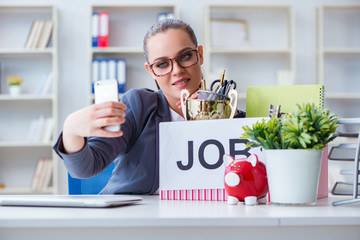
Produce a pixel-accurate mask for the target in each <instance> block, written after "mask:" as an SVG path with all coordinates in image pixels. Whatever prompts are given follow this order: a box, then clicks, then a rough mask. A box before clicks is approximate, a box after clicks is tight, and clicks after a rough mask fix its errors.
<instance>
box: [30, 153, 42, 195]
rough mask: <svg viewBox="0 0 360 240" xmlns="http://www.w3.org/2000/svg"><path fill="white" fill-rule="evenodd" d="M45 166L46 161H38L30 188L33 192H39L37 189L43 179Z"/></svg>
mask: <svg viewBox="0 0 360 240" xmlns="http://www.w3.org/2000/svg"><path fill="white" fill-rule="evenodd" d="M44 164H45V160H44V159H43V158H41V159H39V160H38V162H37V164H36V168H35V172H34V176H33V179H32V182H31V186H30V189H31V191H37V189H38V186H39V182H40V178H41V173H42V171H43V168H44Z"/></svg>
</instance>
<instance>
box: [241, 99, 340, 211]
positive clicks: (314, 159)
mask: <svg viewBox="0 0 360 240" xmlns="http://www.w3.org/2000/svg"><path fill="white" fill-rule="evenodd" d="M337 120H338V119H337V117H336V116H335V115H331V114H330V111H329V110H326V109H322V108H318V107H316V106H315V104H314V103H304V104H302V105H299V104H298V105H297V106H296V110H295V113H293V114H287V115H285V116H284V117H283V118H271V119H270V120H265V119H263V120H262V121H260V122H257V123H255V124H253V125H252V127H249V126H244V127H243V130H244V133H243V135H242V136H241V138H243V139H248V140H249V143H248V146H250V147H259V146H260V147H261V148H262V149H264V154H265V159H266V168H267V176H268V183H269V194H270V201H271V202H272V203H281V204H313V203H316V199H317V190H318V182H319V175H320V164H321V153H322V149H323V148H324V147H325V146H326V145H327V144H328V143H329V142H331V141H332V140H334V139H335V138H336V135H335V134H334V133H335V130H336V128H337V127H338V124H337Z"/></svg>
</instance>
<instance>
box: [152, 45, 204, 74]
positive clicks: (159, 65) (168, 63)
mask: <svg viewBox="0 0 360 240" xmlns="http://www.w3.org/2000/svg"><path fill="white" fill-rule="evenodd" d="M174 60H175V61H176V62H177V63H178V64H179V65H180V66H181V67H182V68H188V67H191V66H194V65H195V64H197V63H198V61H199V56H198V50H197V49H192V50H189V51H186V52H184V53H181V54H180V55H178V56H176V57H174V58H168V59H161V60H159V61H156V62H154V63H152V64H150V66H149V67H150V68H151V70H152V71H153V73H154V74H155V76H157V77H161V76H164V75H166V74H169V73H170V72H171V71H172V70H173V66H174Z"/></svg>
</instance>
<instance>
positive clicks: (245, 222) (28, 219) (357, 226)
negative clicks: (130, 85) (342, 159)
mask: <svg viewBox="0 0 360 240" xmlns="http://www.w3.org/2000/svg"><path fill="white" fill-rule="evenodd" d="M142 197H143V198H144V201H143V202H142V203H141V204H137V205H132V206H124V207H118V208H109V209H83V208H39V207H0V239H1V240H6V239H12V240H13V239H36V240H40V239H51V240H57V239H59V240H60V239H61V240H64V239H80V240H89V239H96V240H110V239H171V240H172V239H206V240H208V239H225V240H230V239H247V240H249V239H267V240H268V239H277V240H280V239H291V240H295V239H306V240H310V239H328V240H329V239H340V240H345V239H346V240H349V239H360V204H358V203H356V204H352V205H344V206H338V207H333V206H331V202H332V201H334V200H340V199H343V198H346V197H341V198H339V197H337V198H334V197H331V198H329V199H327V198H326V199H322V200H320V201H318V203H317V205H316V206H276V205H258V206H244V205H237V206H229V205H227V203H226V202H204V201H199V202H196V201H172V200H169V201H165V200H159V199H158V196H142ZM225 236H226V237H225Z"/></svg>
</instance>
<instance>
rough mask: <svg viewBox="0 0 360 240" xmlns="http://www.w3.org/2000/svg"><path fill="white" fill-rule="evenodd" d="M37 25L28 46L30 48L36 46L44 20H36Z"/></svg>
mask: <svg viewBox="0 0 360 240" xmlns="http://www.w3.org/2000/svg"><path fill="white" fill-rule="evenodd" d="M37 22H38V23H37V25H36V26H35V30H34V31H35V32H34V39H33V41H32V42H31V44H30V46H29V48H30V49H34V48H36V46H37V44H38V42H39V39H40V35H41V32H42V30H43V28H44V24H45V21H37Z"/></svg>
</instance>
